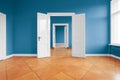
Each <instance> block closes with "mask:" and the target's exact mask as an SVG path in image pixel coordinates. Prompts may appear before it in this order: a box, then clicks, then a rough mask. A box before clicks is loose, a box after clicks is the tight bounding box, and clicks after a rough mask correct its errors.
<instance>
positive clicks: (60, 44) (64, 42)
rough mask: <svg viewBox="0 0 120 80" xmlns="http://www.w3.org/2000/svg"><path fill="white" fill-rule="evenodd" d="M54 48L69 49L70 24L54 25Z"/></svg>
mask: <svg viewBox="0 0 120 80" xmlns="http://www.w3.org/2000/svg"><path fill="white" fill-rule="evenodd" d="M52 29H53V30H52V31H53V47H54V48H68V47H69V45H68V44H69V26H68V23H54V24H53V28H52Z"/></svg>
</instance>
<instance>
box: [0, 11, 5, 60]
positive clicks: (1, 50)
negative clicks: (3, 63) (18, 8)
mask: <svg viewBox="0 0 120 80" xmlns="http://www.w3.org/2000/svg"><path fill="white" fill-rule="evenodd" d="M6 56H7V55H6V15H5V14H3V13H0V60H3V59H5V58H6Z"/></svg>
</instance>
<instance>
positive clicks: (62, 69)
mask: <svg viewBox="0 0 120 80" xmlns="http://www.w3.org/2000/svg"><path fill="white" fill-rule="evenodd" d="M51 52H52V57H50V58H42V59H37V58H36V57H12V58H9V59H7V60H4V61H0V80H120V61H119V60H117V59H114V58H111V57H86V58H75V57H71V50H70V49H68V50H66V49H56V50H53V49H52V50H51Z"/></svg>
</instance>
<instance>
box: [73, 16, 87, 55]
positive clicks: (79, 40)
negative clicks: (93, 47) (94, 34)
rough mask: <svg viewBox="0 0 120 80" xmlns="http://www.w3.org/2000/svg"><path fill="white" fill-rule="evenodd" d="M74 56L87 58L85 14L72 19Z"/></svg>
mask: <svg viewBox="0 0 120 80" xmlns="http://www.w3.org/2000/svg"><path fill="white" fill-rule="evenodd" d="M72 56H74V57H85V14H77V15H74V16H73V17H72Z"/></svg>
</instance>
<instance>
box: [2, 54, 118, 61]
mask: <svg viewBox="0 0 120 80" xmlns="http://www.w3.org/2000/svg"><path fill="white" fill-rule="evenodd" d="M13 56H36V57H37V54H28V53H27V54H12V55H8V56H6V57H5V58H4V59H8V58H11V57H13ZM87 56H111V57H113V58H116V59H119V60H120V57H118V56H116V55H113V54H86V57H87ZM4 59H3V60H4Z"/></svg>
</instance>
